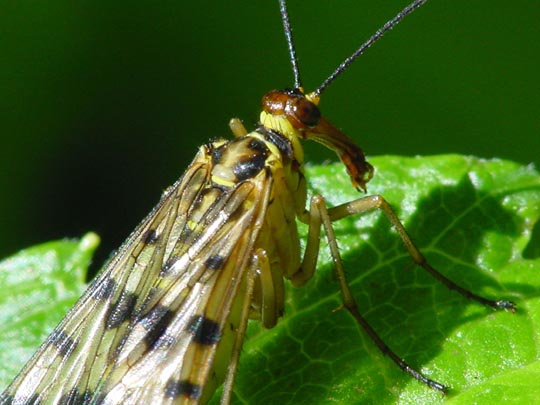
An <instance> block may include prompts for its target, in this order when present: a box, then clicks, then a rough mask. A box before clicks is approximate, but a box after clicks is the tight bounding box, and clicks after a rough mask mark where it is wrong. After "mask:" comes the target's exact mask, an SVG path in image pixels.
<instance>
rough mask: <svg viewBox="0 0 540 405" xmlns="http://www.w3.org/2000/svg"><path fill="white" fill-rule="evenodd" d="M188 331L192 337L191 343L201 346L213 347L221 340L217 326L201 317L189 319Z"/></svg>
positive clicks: (195, 316)
mask: <svg viewBox="0 0 540 405" xmlns="http://www.w3.org/2000/svg"><path fill="white" fill-rule="evenodd" d="M188 331H189V333H190V334H191V335H192V336H193V341H194V342H196V343H199V344H201V345H213V344H215V343H217V342H219V339H220V338H221V331H220V328H219V324H218V323H217V322H216V321H213V320H211V319H208V318H206V317H205V316H202V315H194V316H193V317H192V318H191V320H190V321H189V325H188Z"/></svg>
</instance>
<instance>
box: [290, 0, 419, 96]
mask: <svg viewBox="0 0 540 405" xmlns="http://www.w3.org/2000/svg"><path fill="white" fill-rule="evenodd" d="M283 2H284V1H283V0H280V3H283ZM425 2H427V0H415V1H414V2H412V3H411V4H409V5H408V6H407V7H405V8H404V9H403V10H402V11H400V12H399V13H398V14H397V15H396V16H395V17H394V18H392V19H391V20H390V21H388V22H387V23H386V24H384V25H383V26H382V27H381V28H379V29H378V30H377V31H376V32H375V34H373V35H372V36H371V37H370V38H369V39H368V40H367V41H366V42H364V43H363V44H362V45H361V46H360V47H359V48H358V49H357V50H356V51H355V52H354V53H353V54H352V55H351V56H349V57H348V58H347V59H345V60H344V61H343V62H342V63H341V65H339V66H338V67H337V69H336V70H334V72H333V73H332V74H331V75H330V76H328V78H327V79H326V80H325V81H324V82H323V83H322V84H321V85H320V86H319V87H318V88H317V89H316V90H315V91H314V92H313V93H315V94H316V95H317V96H319V95H320V94H321V93H322V92H323V91H324V90H325V89H326V88H327V87H328V86H329V85H330V83H332V82H333V81H334V79H335V78H336V77H338V76H339V75H340V74H341V73H342V72H343V71H345V70H346V69H347V68H348V67H349V66H350V65H351V63H353V62H354V61H355V60H356V58H358V57H359V56H360V55H362V54H363V53H364V52H365V51H366V49H368V48H369V47H370V46H371V45H373V44H374V43H375V42H377V41H378V40H379V39H380V38H381V37H382V36H383V35H384V34H386V32H387V31H390V30H391V29H392V28H394V26H395V25H396V24H398V23H399V22H401V20H403V19H404V18H405V17H406V16H407V15H408V14H410V13H412V12H413V11H414V10H415V9H417V8H418V7H420V6H422V5H424V3H425ZM283 7H284V6H283ZM282 14H283V12H282ZM290 40H292V38H290V34H289V35H288V36H287V41H290ZM290 48H291V45H289V52H290ZM293 51H294V50H293ZM291 57H292V54H291ZM293 66H294V63H293Z"/></svg>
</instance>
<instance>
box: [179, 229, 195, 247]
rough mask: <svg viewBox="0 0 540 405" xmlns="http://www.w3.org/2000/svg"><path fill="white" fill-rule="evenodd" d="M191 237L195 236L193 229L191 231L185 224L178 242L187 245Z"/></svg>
mask: <svg viewBox="0 0 540 405" xmlns="http://www.w3.org/2000/svg"><path fill="white" fill-rule="evenodd" d="M191 235H193V229H191V228H190V227H189V225H188V224H185V225H184V227H183V228H182V232H180V236H178V241H179V242H180V243H186V242H187V240H188V238H189V237H190V236H191Z"/></svg>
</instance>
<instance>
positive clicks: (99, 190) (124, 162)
mask: <svg viewBox="0 0 540 405" xmlns="http://www.w3.org/2000/svg"><path fill="white" fill-rule="evenodd" d="M407 3H408V1H402V0H400V1H397V0H392V1H390V0H385V1H381V0H377V1H376V0H370V1H357V0H355V1H352V0H349V1H345V0H343V1H336V0H334V1H330V0H317V1H315V0H310V1H309V2H308V1H298V0H290V4H289V9H290V14H291V19H292V24H293V27H294V29H295V31H294V34H295V37H296V42H297V43H296V45H297V50H298V54H299V57H300V67H301V68H302V73H303V80H304V85H305V87H306V88H307V89H308V90H309V89H312V88H314V87H315V86H317V85H318V84H320V82H321V81H322V80H323V78H324V77H325V76H326V75H328V74H329V73H330V72H331V70H333V69H334V68H335V66H336V65H337V64H338V63H339V62H341V60H342V59H343V58H344V57H345V56H347V55H348V54H349V53H350V52H351V51H352V50H354V48H355V47H356V46H357V45H358V44H359V43H360V42H362V41H363V40H364V39H366V38H367V37H368V36H369V35H371V34H372V33H373V32H374V31H375V29H377V28H378V27H379V26H380V25H382V23H384V22H385V21H386V20H387V19H389V18H391V17H393V16H394V15H395V14H396V12H397V11H399V10H400V9H401V8H402V7H404V6H405V5H406V4H407ZM538 21H540V2H539V1H537V0H534V1H533V0H531V1H514V2H509V1H506V0H476V1H470V0H452V1H449V0H431V1H430V2H428V4H427V5H426V6H425V7H424V8H422V9H420V10H419V11H417V12H416V13H415V14H413V15H412V16H411V17H409V18H407V19H406V21H405V22H404V23H402V24H401V25H400V26H398V27H397V28H396V29H395V30H394V31H393V32H391V33H389V34H388V35H387V36H386V37H385V38H383V39H382V40H381V41H380V42H379V43H377V44H376V46H374V47H373V48H372V49H370V50H369V51H368V52H367V53H366V54H365V55H364V56H363V57H362V58H361V59H360V60H359V61H358V62H357V63H356V64H355V65H354V66H353V68H351V69H350V70H349V71H348V72H347V73H346V74H344V75H343V76H342V77H341V78H340V79H339V80H338V81H336V82H335V83H334V84H333V85H332V86H331V87H330V88H329V89H328V91H327V92H326V93H325V96H324V97H323V101H322V104H321V109H322V111H323V113H324V114H325V115H326V116H327V117H328V118H329V119H330V121H332V122H333V123H334V124H335V125H337V126H338V127H341V128H342V129H343V130H344V131H345V132H346V133H347V134H349V135H350V136H351V137H352V138H354V139H356V140H357V141H358V143H359V144H360V145H361V146H362V147H363V148H364V150H365V151H366V153H367V154H369V155H379V154H403V155H416V154H421V155H428V154H441V153H463V154H473V155H478V156H482V157H486V158H491V157H500V158H505V159H512V160H516V161H519V162H522V163H525V164H527V163H530V162H534V163H536V164H538V162H540V158H539V153H540V142H539V136H538V134H539V132H540V131H539V130H540V114H539V113H540V107H539V104H538V95H539V94H540V78H539V74H538V72H539V66H540V63H539V62H540V24H539V23H538ZM0 61H1V62H0V135H1V139H2V146H1V148H0V151H1V155H0V156H1V159H0V190H1V193H2V194H1V199H0V255H1V256H4V255H6V254H8V253H11V252H14V251H16V250H18V249H20V248H23V247H26V246H28V245H31V244H34V243H37V242H42V241H46V240H50V239H54V238H61V237H65V236H79V235H82V234H83V233H84V232H86V231H88V230H94V231H96V232H98V233H99V234H100V235H101V236H102V238H103V243H104V245H103V247H102V248H101V250H100V253H101V258H102V259H103V258H104V257H106V256H107V255H108V254H109V252H110V251H111V250H112V249H114V248H115V247H117V246H119V244H120V243H121V242H122V240H123V239H124V238H125V237H126V236H127V235H128V233H129V232H130V231H131V230H132V229H133V228H134V227H135V226H136V225H137V223H138V222H139V221H140V220H141V219H142V218H143V216H144V215H146V213H148V212H149V211H150V209H151V208H152V206H153V205H154V204H155V203H156V202H157V201H158V200H159V196H160V194H161V192H162V190H163V189H164V188H165V187H166V186H168V185H170V184H171V183H172V182H173V181H174V180H175V179H176V178H177V177H178V176H180V174H181V173H182V172H183V170H184V169H185V167H186V166H187V164H188V163H189V161H190V160H191V158H192V157H193V156H194V154H195V151H196V147H197V146H198V145H200V144H202V143H204V142H206V141H207V140H209V139H210V138H213V137H216V136H223V135H228V133H229V130H228V128H227V122H228V120H229V118H231V117H234V116H237V117H240V118H242V119H243V120H244V121H245V123H246V126H247V127H252V126H253V125H254V124H255V123H256V121H257V118H258V112H259V100H260V98H261V96H262V95H263V94H264V93H265V92H266V91H267V90H269V89H273V88H283V87H287V86H291V85H292V75H291V73H290V67H289V62H288V59H287V51H286V46H285V41H284V38H283V33H282V28H281V21H280V18H279V13H278V6H277V2H276V1H270V0H266V1H252V0H251V1H247V0H246V1H228V2H217V1H197V2H186V1H163V2H137V1H129V2H128V1H116V2H108V1H107V2H105V1H94V2H59V1H56V2H55V1H53V2H37V1H36V2H31V1H9V0H4V1H3V2H2V4H1V5H0ZM325 159H334V157H333V156H332V155H331V154H329V153H326V152H324V151H322V148H321V147H318V146H315V147H309V148H308V160H309V161H311V162H321V161H323V160H325ZM373 181H376V178H375V179H374V180H373Z"/></svg>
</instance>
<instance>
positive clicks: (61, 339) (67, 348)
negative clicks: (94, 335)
mask: <svg viewBox="0 0 540 405" xmlns="http://www.w3.org/2000/svg"><path fill="white" fill-rule="evenodd" d="M49 343H50V344H51V345H53V346H54V347H56V350H58V353H60V355H61V356H67V355H69V354H70V353H71V352H72V351H73V350H74V349H75V347H76V346H77V343H76V342H75V341H74V340H73V339H72V338H71V337H70V336H69V335H68V334H67V333H66V332H64V331H63V330H55V331H53V333H51V336H50V337H49Z"/></svg>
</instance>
